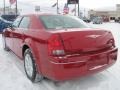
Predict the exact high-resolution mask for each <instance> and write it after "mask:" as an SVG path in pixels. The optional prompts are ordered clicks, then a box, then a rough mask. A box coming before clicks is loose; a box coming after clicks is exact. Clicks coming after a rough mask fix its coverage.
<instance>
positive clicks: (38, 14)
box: [21, 12, 57, 16]
mask: <svg viewBox="0 0 120 90" xmlns="http://www.w3.org/2000/svg"><path fill="white" fill-rule="evenodd" d="M42 15H57V14H53V13H43V12H42V13H28V14H23V15H21V16H42Z"/></svg>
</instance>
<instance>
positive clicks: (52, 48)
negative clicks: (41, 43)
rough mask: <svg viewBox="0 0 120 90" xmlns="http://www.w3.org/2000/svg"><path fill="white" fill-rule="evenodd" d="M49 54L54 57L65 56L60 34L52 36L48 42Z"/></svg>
mask: <svg viewBox="0 0 120 90" xmlns="http://www.w3.org/2000/svg"><path fill="white" fill-rule="evenodd" d="M48 53H49V55H52V56H63V55H65V51H64V48H63V43H62V40H61V38H60V36H59V35H58V34H56V35H52V36H51V37H50V38H49V40H48Z"/></svg>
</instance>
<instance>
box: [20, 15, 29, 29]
mask: <svg viewBox="0 0 120 90" xmlns="http://www.w3.org/2000/svg"><path fill="white" fill-rule="evenodd" d="M29 24H30V18H29V17H23V19H22V21H21V23H20V25H19V28H29Z"/></svg>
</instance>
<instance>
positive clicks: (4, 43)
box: [2, 34, 9, 51]
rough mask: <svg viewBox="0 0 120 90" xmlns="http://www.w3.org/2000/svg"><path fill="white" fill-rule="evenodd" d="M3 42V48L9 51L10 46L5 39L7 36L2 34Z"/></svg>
mask: <svg viewBox="0 0 120 90" xmlns="http://www.w3.org/2000/svg"><path fill="white" fill-rule="evenodd" d="M2 42H3V48H4V50H5V51H9V48H8V47H7V45H6V41H5V36H4V35H3V34H2Z"/></svg>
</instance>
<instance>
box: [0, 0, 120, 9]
mask: <svg viewBox="0 0 120 90" xmlns="http://www.w3.org/2000/svg"><path fill="white" fill-rule="evenodd" d="M56 1H57V0H18V8H20V9H24V10H26V11H30V10H33V8H34V6H35V5H39V6H41V10H46V11H49V10H53V11H54V10H55V9H51V6H52V5H53V4H54V3H55V2H56ZM66 2H67V0H59V7H60V9H62V8H63V6H64V4H65V3H66ZM79 2H80V7H82V8H87V9H94V8H103V7H113V6H115V5H116V4H120V0H79ZM6 5H7V6H9V0H6ZM2 6H3V0H0V7H2ZM12 7H14V5H12ZM69 7H71V6H69ZM24 10H23V11H24Z"/></svg>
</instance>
